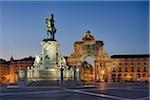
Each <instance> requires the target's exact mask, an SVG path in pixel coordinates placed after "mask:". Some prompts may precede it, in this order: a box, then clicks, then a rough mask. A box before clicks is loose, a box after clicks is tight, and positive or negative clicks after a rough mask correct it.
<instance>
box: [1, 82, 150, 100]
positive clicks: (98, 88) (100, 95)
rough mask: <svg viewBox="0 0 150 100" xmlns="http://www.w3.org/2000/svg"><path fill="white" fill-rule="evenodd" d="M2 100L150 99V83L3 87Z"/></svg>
mask: <svg viewBox="0 0 150 100" xmlns="http://www.w3.org/2000/svg"><path fill="white" fill-rule="evenodd" d="M0 97H1V100H149V83H96V84H93V85H84V86H41V87H39V86H35V87H34V86H30V87H27V88H15V87H14V88H6V87H3V88H1V94H0Z"/></svg>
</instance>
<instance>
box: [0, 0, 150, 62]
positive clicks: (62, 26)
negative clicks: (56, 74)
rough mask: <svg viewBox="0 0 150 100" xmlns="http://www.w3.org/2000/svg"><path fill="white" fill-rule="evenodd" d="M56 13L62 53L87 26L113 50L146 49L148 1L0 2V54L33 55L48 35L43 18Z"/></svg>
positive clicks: (132, 51) (134, 51)
mask: <svg viewBox="0 0 150 100" xmlns="http://www.w3.org/2000/svg"><path fill="white" fill-rule="evenodd" d="M52 13H54V15H55V22H56V28H57V30H58V31H57V33H56V39H57V40H58V41H59V42H60V44H61V47H60V50H61V52H62V53H63V55H65V56H66V55H70V53H71V52H73V44H74V42H75V41H78V40H81V39H82V36H83V34H84V33H85V32H86V31H87V30H90V31H91V33H93V34H94V37H95V39H96V40H102V41H103V42H104V46H105V50H106V52H107V53H108V54H109V55H113V54H146V53H148V52H149V48H148V46H149V44H148V43H149V3H148V2H147V1H144V2H142V1H106V2H104V1H72V2H69V1H57V2H55V1H53V2H52V1H45V2H42V1H38V2H37V1H32V2H31V1H28V2H27V1H26V2H25V1H24V2H10V1H9V2H0V58H4V59H6V60H9V58H10V56H11V55H13V57H14V58H15V59H19V58H24V57H28V56H35V55H36V54H38V53H39V52H41V45H40V42H41V41H42V40H43V39H44V38H47V35H46V30H47V29H46V25H45V19H46V18H47V17H49V16H50V15H51V14H52Z"/></svg>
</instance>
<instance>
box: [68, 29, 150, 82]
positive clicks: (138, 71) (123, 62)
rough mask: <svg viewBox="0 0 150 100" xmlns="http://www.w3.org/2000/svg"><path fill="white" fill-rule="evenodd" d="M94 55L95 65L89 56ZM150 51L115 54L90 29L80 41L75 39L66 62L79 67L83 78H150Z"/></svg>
mask: <svg viewBox="0 0 150 100" xmlns="http://www.w3.org/2000/svg"><path fill="white" fill-rule="evenodd" d="M88 57H92V58H93V65H91V64H90V63H88V61H86V58H88ZM149 60H150V59H149V54H136V55H112V56H111V57H110V56H109V55H108V54H107V53H106V51H105V50H104V43H103V41H101V40H95V39H94V36H93V35H92V34H91V33H90V31H88V32H87V33H85V34H84V36H83V38H82V40H81V41H76V42H75V43H74V51H73V53H71V55H70V56H69V57H68V59H67V64H68V65H69V66H71V67H73V68H76V69H77V72H76V77H78V80H80V81H102V82H104V81H105V82H107V81H109V82H127V81H149V76H150V74H149V70H150V64H149V63H150V61H149Z"/></svg>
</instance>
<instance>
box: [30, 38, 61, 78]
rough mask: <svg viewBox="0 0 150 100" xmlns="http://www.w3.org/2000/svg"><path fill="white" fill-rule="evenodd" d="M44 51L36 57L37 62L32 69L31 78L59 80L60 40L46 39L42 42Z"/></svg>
mask: <svg viewBox="0 0 150 100" xmlns="http://www.w3.org/2000/svg"><path fill="white" fill-rule="evenodd" d="M41 45H42V53H41V56H40V57H37V58H36V59H35V62H34V63H35V64H34V65H33V68H32V69H31V70H32V71H31V75H29V76H31V78H29V80H34V81H36V80H59V77H60V69H59V67H58V53H59V47H60V44H59V42H57V41H55V40H50V39H44V40H43V41H42V42H41Z"/></svg>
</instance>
